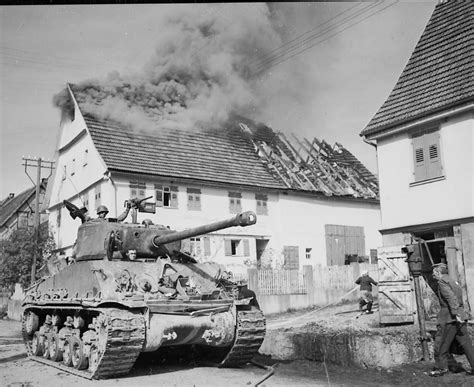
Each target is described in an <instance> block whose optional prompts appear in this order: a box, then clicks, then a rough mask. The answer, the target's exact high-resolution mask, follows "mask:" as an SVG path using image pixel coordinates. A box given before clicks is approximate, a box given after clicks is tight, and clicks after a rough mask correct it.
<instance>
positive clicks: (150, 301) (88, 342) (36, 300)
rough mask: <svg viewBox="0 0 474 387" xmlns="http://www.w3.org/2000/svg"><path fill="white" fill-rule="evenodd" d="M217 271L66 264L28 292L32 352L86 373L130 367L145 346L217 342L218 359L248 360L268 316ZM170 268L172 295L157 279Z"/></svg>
mask: <svg viewBox="0 0 474 387" xmlns="http://www.w3.org/2000/svg"><path fill="white" fill-rule="evenodd" d="M214 273H215V267H213V266H212V265H199V264H180V263H175V262H171V261H169V260H158V261H156V262H140V261H136V262H132V261H100V260H94V261H83V262H78V263H76V264H73V265H71V266H68V267H66V268H65V269H64V270H62V271H61V272H59V273H57V274H56V275H54V276H52V277H49V278H46V279H44V280H43V281H41V282H39V283H37V284H36V285H35V286H33V287H32V288H31V289H30V290H29V291H28V293H27V296H26V298H25V301H24V304H23V306H24V315H23V322H22V328H23V337H24V341H25V344H26V347H27V353H28V355H29V356H30V357H31V358H32V359H33V360H37V361H40V362H42V363H47V364H48V365H52V366H54V367H57V368H61V369H63V370H65V371H67V372H71V373H74V374H76V375H80V376H84V377H87V378H109V377H117V376H120V375H125V374H127V373H128V372H129V371H130V369H131V368H132V367H133V364H134V363H135V361H136V359H137V358H138V355H139V354H140V353H142V352H155V351H157V350H160V349H162V348H171V347H186V346H192V347H193V348H214V350H213V351H212V352H215V353H217V354H218V355H219V356H218V357H217V359H216V364H218V365H220V366H224V367H238V366H240V365H243V364H245V363H246V362H248V361H249V360H251V358H252V357H253V356H254V355H255V354H256V353H257V352H258V349H259V348H260V345H261V343H262V342H263V338H264V335H265V318H264V316H263V313H262V312H261V311H260V310H258V309H257V308H253V307H250V306H249V303H248V301H249V300H236V299H235V297H234V296H232V295H230V294H227V293H226V292H225V291H222V289H219V287H218V286H217V285H216V281H215V279H214V276H213V275H214ZM168 276H169V277H173V278H174V277H176V278H177V279H176V282H175V284H176V287H177V288H178V290H176V293H174V294H173V295H170V294H168V293H166V291H167V290H168V288H166V287H163V286H160V279H162V278H164V277H168ZM191 280H192V281H191ZM190 282H192V285H193V286H192V289H191V287H190V286H188V285H189V283H190ZM163 289H164V290H163ZM190 290H192V292H190ZM124 353H126V354H127V355H126V356H124ZM58 354H59V355H58ZM74 356H76V357H75V358H74ZM71 359H76V360H75V362H73V361H72V360H71ZM203 360H206V359H203Z"/></svg>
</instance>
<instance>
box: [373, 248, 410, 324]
mask: <svg viewBox="0 0 474 387" xmlns="http://www.w3.org/2000/svg"><path fill="white" fill-rule="evenodd" d="M402 247H403V246H388V247H379V248H378V252H377V257H378V261H377V263H378V272H379V281H378V282H379V285H378V291H379V296H378V299H379V314H380V324H400V323H413V322H414V315H415V310H416V308H415V300H414V293H413V291H412V285H411V281H410V273H409V270H408V264H407V263H406V262H405V260H406V255H405V254H403V253H402V252H401V248H402Z"/></svg>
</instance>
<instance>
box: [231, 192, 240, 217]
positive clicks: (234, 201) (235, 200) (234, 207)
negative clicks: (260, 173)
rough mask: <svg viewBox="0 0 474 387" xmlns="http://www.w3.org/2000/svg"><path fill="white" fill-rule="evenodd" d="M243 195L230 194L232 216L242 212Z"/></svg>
mask: <svg viewBox="0 0 474 387" xmlns="http://www.w3.org/2000/svg"><path fill="white" fill-rule="evenodd" d="M241 199H242V194H241V193H240V192H229V211H230V213H231V214H238V213H240V212H242V202H241Z"/></svg>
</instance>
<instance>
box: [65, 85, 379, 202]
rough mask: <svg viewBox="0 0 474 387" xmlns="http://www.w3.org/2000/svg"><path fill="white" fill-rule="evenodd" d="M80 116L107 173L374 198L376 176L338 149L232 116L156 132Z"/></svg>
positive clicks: (342, 148)
mask: <svg viewBox="0 0 474 387" xmlns="http://www.w3.org/2000/svg"><path fill="white" fill-rule="evenodd" d="M71 91H72V93H74V92H75V91H74V86H73V85H71ZM79 107H80V108H81V104H80V103H79ZM81 109H82V108H81ZM82 113H83V117H84V119H85V122H86V124H87V128H88V130H89V133H90V135H91V137H92V140H93V142H94V144H95V146H96V148H97V150H98V152H99V154H100V155H101V157H102V158H103V160H104V161H105V163H106V165H107V167H108V168H109V169H110V170H115V171H120V172H130V173H140V174H147V175H155V176H161V177H169V178H189V179H194V180H202V181H209V182H219V183H224V184H236V185H240V186H253V187H258V188H267V189H278V190H299V191H312V192H316V193H319V194H323V195H325V196H345V197H356V198H365V199H378V182H377V179H376V177H375V176H374V175H373V174H372V173H371V172H370V171H368V170H367V169H366V168H365V167H364V166H363V165H362V163H360V161H358V160H357V159H356V158H355V157H354V156H353V155H352V154H351V153H350V152H349V151H348V150H347V149H345V148H344V147H342V145H340V144H336V145H335V146H333V147H331V146H330V145H329V144H327V143H325V142H324V141H321V142H319V141H318V140H317V139H314V140H313V141H312V142H310V141H308V140H306V139H303V140H299V139H297V138H296V137H295V140H294V141H293V142H291V141H290V140H288V139H287V138H286V137H285V136H284V135H283V134H282V133H276V132H274V131H273V130H272V129H271V128H269V127H268V126H265V125H263V124H256V123H255V122H254V121H252V120H249V119H247V118H244V117H238V116H235V117H232V118H231V119H230V120H229V121H228V122H227V124H226V125H223V127H222V128H220V129H219V130H195V131H187V130H176V129H172V130H171V129H166V128H161V127H160V128H159V130H155V131H153V132H145V131H137V130H134V129H131V128H128V127H127V126H125V125H122V124H120V123H117V122H113V121H111V120H103V119H98V118H97V117H95V116H93V115H91V114H89V113H87V112H82ZM295 141H296V142H295Z"/></svg>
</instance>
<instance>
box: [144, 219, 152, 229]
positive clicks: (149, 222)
mask: <svg viewBox="0 0 474 387" xmlns="http://www.w3.org/2000/svg"><path fill="white" fill-rule="evenodd" d="M142 226H145V227H150V226H153V222H152V220H151V219H144V220H143V222H142Z"/></svg>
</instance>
